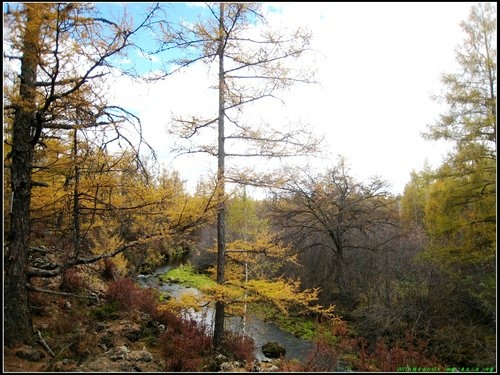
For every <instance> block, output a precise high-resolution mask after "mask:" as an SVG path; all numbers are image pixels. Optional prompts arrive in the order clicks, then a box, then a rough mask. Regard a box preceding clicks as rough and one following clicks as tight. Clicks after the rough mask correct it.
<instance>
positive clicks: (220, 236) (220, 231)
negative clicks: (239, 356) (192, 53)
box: [213, 3, 226, 350]
mask: <svg viewBox="0 0 500 375" xmlns="http://www.w3.org/2000/svg"><path fill="white" fill-rule="evenodd" d="M219 25H220V29H219V32H220V41H219V51H218V54H219V121H218V123H219V134H218V135H219V144H218V156H217V188H218V192H219V200H218V207H217V284H223V283H224V266H225V257H226V249H225V247H226V243H225V235H226V234H225V213H226V212H225V211H226V207H225V202H224V199H225V197H224V195H225V181H224V157H225V153H224V106H225V100H224V90H225V87H224V84H225V83H224V38H225V33H224V4H223V3H221V4H220V17H219ZM223 334H224V303H223V302H222V301H217V302H216V304H215V319H214V337H213V345H214V348H215V349H216V350H219V349H220V347H221V344H222V336H223Z"/></svg>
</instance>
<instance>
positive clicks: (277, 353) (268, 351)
mask: <svg viewBox="0 0 500 375" xmlns="http://www.w3.org/2000/svg"><path fill="white" fill-rule="evenodd" d="M262 353H264V355H265V356H266V357H268V358H280V357H284V356H285V354H286V349H285V348H284V347H282V346H281V345H280V344H279V343H277V342H276V341H271V342H266V343H265V344H264V345H262Z"/></svg>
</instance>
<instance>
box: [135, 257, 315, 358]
mask: <svg viewBox="0 0 500 375" xmlns="http://www.w3.org/2000/svg"><path fill="white" fill-rule="evenodd" d="M170 268H171V267H170V266H165V267H161V268H159V269H157V270H156V271H155V272H153V274H151V275H147V276H146V275H139V276H138V282H139V284H140V285H142V286H143V287H148V288H157V289H158V290H159V291H161V292H165V293H167V294H169V295H170V296H171V297H175V298H179V297H180V296H181V295H182V294H184V293H188V292H190V293H194V294H195V295H200V294H201V293H200V291H199V290H198V289H196V288H190V287H185V286H182V285H179V284H170V283H164V282H162V281H160V280H159V279H158V276H159V275H162V274H164V273H165V272H167V271H168V270H169V269H170ZM214 314H215V309H214V308H213V306H212V305H208V306H206V307H205V308H204V309H203V310H202V311H199V312H195V311H193V310H191V311H186V315H187V316H188V317H191V318H193V319H195V320H197V321H198V322H204V323H205V325H206V326H207V327H208V328H210V329H211V330H212V329H213V322H214ZM225 325H226V329H228V330H231V331H233V332H237V333H241V332H242V331H243V319H242V318H240V317H226V320H225ZM246 334H247V335H248V336H250V337H251V338H252V339H253V340H254V342H255V348H256V350H255V356H256V358H257V359H259V360H262V359H264V358H265V356H264V355H263V354H262V350H261V347H262V345H264V344H265V343H266V342H268V341H276V342H278V343H279V344H280V345H282V346H283V347H284V348H285V349H286V357H287V358H296V359H298V360H304V359H305V358H306V357H307V354H308V352H309V351H310V350H311V349H312V348H313V347H314V344H313V343H311V342H310V341H306V340H302V339H299V338H297V337H295V336H294V335H293V334H291V333H289V332H285V331H282V330H281V329H279V328H278V327H277V326H276V325H275V324H274V323H268V322H264V321H263V320H261V319H259V318H257V317H255V316H248V317H247V320H246Z"/></svg>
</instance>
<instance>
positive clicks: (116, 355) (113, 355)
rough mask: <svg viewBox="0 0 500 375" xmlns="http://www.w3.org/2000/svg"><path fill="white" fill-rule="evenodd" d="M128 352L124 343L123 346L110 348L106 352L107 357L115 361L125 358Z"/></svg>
mask: <svg viewBox="0 0 500 375" xmlns="http://www.w3.org/2000/svg"><path fill="white" fill-rule="evenodd" d="M128 353H129V350H128V348H127V347H126V346H125V345H123V346H119V347H117V348H113V349H111V350H110V351H109V352H107V353H106V354H107V355H108V357H109V359H111V360H112V361H117V360H119V359H126V358H127V356H128Z"/></svg>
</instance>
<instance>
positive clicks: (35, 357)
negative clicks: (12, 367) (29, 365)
mask: <svg viewBox="0 0 500 375" xmlns="http://www.w3.org/2000/svg"><path fill="white" fill-rule="evenodd" d="M16 356H17V357H19V358H22V359H27V360H28V361H31V362H38V361H40V360H41V359H42V358H44V357H45V354H44V353H43V352H40V351H38V350H37V349H35V348H32V347H31V346H23V347H21V348H20V349H19V350H17V351H16Z"/></svg>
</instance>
